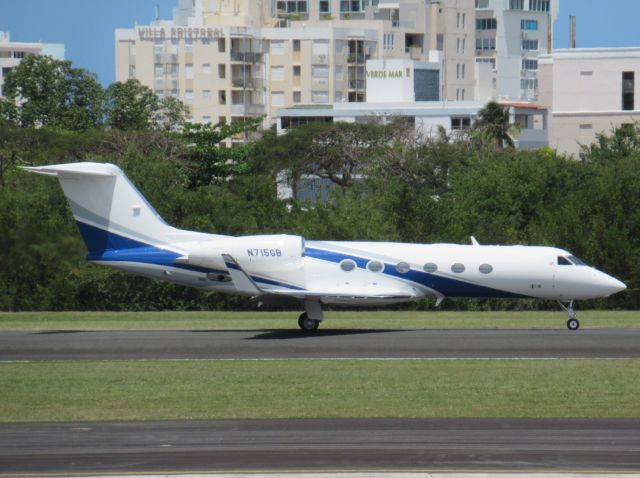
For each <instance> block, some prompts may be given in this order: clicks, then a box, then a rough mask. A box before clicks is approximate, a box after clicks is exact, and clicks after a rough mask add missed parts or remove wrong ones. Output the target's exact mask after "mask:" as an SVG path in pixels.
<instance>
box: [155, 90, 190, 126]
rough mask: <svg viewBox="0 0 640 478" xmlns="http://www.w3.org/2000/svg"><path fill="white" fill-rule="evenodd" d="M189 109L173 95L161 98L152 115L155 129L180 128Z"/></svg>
mask: <svg viewBox="0 0 640 478" xmlns="http://www.w3.org/2000/svg"><path fill="white" fill-rule="evenodd" d="M187 111H188V110H187V107H186V105H185V104H184V103H183V102H182V101H180V100H179V99H177V98H174V97H173V96H167V97H166V98H163V99H161V100H160V102H159V104H158V109H157V110H156V111H155V112H154V114H153V117H152V124H153V129H155V130H159V131H174V130H177V129H179V128H180V127H181V126H182V125H183V123H184V120H185V118H184V116H185V114H186V113H187Z"/></svg>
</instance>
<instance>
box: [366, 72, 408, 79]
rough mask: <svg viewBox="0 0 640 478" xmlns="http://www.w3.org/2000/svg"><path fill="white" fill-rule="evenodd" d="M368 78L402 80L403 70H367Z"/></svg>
mask: <svg viewBox="0 0 640 478" xmlns="http://www.w3.org/2000/svg"><path fill="white" fill-rule="evenodd" d="M367 78H371V79H376V80H384V79H386V78H402V70H371V71H369V70H367Z"/></svg>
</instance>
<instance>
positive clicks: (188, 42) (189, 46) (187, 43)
mask: <svg viewBox="0 0 640 478" xmlns="http://www.w3.org/2000/svg"><path fill="white" fill-rule="evenodd" d="M184 51H185V52H186V53H193V38H185V39H184Z"/></svg>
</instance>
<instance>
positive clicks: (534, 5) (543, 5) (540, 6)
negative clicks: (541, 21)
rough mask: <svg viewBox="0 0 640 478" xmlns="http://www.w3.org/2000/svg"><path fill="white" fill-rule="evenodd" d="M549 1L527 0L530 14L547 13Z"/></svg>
mask: <svg viewBox="0 0 640 478" xmlns="http://www.w3.org/2000/svg"><path fill="white" fill-rule="evenodd" d="M550 4H551V0H529V10H531V11H532V12H548V11H549V8H550V6H551V5H550Z"/></svg>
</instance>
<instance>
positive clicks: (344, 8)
mask: <svg viewBox="0 0 640 478" xmlns="http://www.w3.org/2000/svg"><path fill="white" fill-rule="evenodd" d="M361 11H362V1H361V0H340V13H351V12H361Z"/></svg>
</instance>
